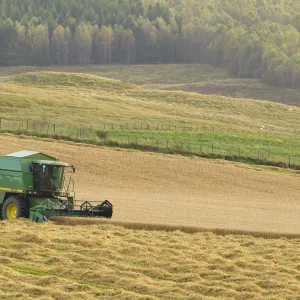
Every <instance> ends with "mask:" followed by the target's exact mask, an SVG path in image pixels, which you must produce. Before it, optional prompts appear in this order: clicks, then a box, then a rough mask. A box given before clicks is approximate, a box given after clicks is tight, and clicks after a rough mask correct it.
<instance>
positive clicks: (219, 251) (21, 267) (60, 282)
mask: <svg viewBox="0 0 300 300" xmlns="http://www.w3.org/2000/svg"><path fill="white" fill-rule="evenodd" d="M0 235H1V239H0V268H1V275H0V280H1V281H0V282H1V283H0V297H1V299H37V298H38V299H44V300H48V299H49V300H50V299H60V300H64V299H65V300H69V299H85V300H87V299H153V300H154V299H215V298H219V299H298V298H297V297H299V290H300V281H299V279H300V264H299V256H298V255H299V243H300V240H299V239H298V240H297V239H294V240H293V239H291V240H289V239H276V240H272V239H263V238H254V237H250V236H233V235H227V236H218V235H215V234H213V233H209V232H207V233H201V232H199V233H195V234H187V233H183V232H180V231H175V232H172V233H170V232H165V231H147V230H129V229H124V228H123V227H121V226H113V225H107V224H106V225H103V224H102V225H86V226H75V227H71V226H59V225H56V224H54V223H47V224H37V223H31V222H30V221H26V220H18V221H12V222H9V221H5V222H1V223H0Z"/></svg>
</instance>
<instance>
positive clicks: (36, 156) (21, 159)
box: [0, 150, 68, 171]
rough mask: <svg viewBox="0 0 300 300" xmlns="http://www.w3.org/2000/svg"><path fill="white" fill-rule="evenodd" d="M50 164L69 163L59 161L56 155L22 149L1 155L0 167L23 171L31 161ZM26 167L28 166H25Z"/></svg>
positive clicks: (62, 164)
mask: <svg viewBox="0 0 300 300" xmlns="http://www.w3.org/2000/svg"><path fill="white" fill-rule="evenodd" d="M32 162H33V163H38V164H49V165H56V166H68V164H67V163H64V162H60V161H57V160H56V159H55V158H54V157H52V156H50V155H47V154H44V153H41V152H34V151H28V150H22V151H19V152H15V153H11V154H7V155H5V156H0V169H2V170H11V171H22V166H23V169H24V167H25V166H27V168H28V165H29V164H30V163H32ZM25 168H26V167H25Z"/></svg>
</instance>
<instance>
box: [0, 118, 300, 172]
mask: <svg viewBox="0 0 300 300" xmlns="http://www.w3.org/2000/svg"><path fill="white" fill-rule="evenodd" d="M0 129H1V130H2V131H11V132H14V133H16V132H20V133H24V134H32V135H40V136H52V137H55V138H61V139H72V140H75V141H83V142H88V143H97V144H103V145H110V146H121V147H125V148H136V149H142V150H149V151H160V152H166V153H184V154H191V155H199V156H207V157H220V158H226V159H230V160H243V159H245V160H246V161H253V163H260V164H267V165H268V164H270V165H275V166H283V167H287V166H290V167H293V168H295V169H298V166H299V168H300V153H299V155H295V154H293V155H292V154H284V155H283V154H278V153H276V152H272V151H271V150H270V149H266V148H263V147H259V146H257V147H245V146H234V145H232V144H231V143H230V142H228V143H227V144H224V143H223V144H222V145H220V143H219V140H218V139H217V138H216V140H215V141H214V140H213V141H211V140H210V141H197V140H192V138H190V137H189V135H186V136H183V135H177V136H176V135H168V134H164V131H170V132H177V133H179V132H182V133H188V132H189V133H193V132H198V133H199V136H200V135H201V133H204V134H205V133H209V132H211V133H218V134H224V135H225V134H228V133H233V134H239V135H243V134H251V133H252V134H253V133H255V134H256V132H250V131H245V130H240V131H239V130H236V129H224V130H220V128H215V127H207V126H202V125H199V126H178V125H151V124H139V125H137V124H124V125H122V124H121V125H120V124H102V125H100V126H99V127H98V128H94V127H92V126H85V125H83V126H74V125H71V124H63V125H62V124H57V123H49V122H43V121H35V120H26V121H19V122H18V121H11V120H6V119H3V118H2V119H1V118H0ZM133 132H134V133H133ZM145 132H156V133H157V136H148V135H147V134H145ZM160 133H161V134H160ZM258 134H266V135H267V134H269V135H271V134H270V133H263V132H261V131H258Z"/></svg>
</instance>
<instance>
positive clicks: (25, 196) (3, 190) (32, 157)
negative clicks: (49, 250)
mask: <svg viewBox="0 0 300 300" xmlns="http://www.w3.org/2000/svg"><path fill="white" fill-rule="evenodd" d="M74 172H75V168H74V166H69V165H68V164H67V163H65V162H61V161H58V160H57V159H56V158H54V157H51V156H49V155H46V154H43V153H39V152H32V151H25V150H23V151H20V152H16V153H12V154H8V155H6V156H0V208H1V209H0V213H1V219H16V218H30V219H31V220H32V221H35V222H47V221H48V219H49V218H50V217H52V216H77V217H103V218H111V217H112V213H113V206H112V204H111V203H110V202H109V201H108V200H105V201H104V202H102V203H100V202H97V203H96V204H95V203H94V202H93V201H82V200H75V191H74V181H73V178H72V176H71V175H72V173H74Z"/></svg>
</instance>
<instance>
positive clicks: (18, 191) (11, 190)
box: [0, 187, 24, 193]
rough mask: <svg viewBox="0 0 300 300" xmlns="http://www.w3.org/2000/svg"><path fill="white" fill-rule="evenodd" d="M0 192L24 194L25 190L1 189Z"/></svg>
mask: <svg viewBox="0 0 300 300" xmlns="http://www.w3.org/2000/svg"><path fill="white" fill-rule="evenodd" d="M0 191H8V192H14V193H23V192H24V191H23V190H16V189H9V188H2V187H0Z"/></svg>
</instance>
